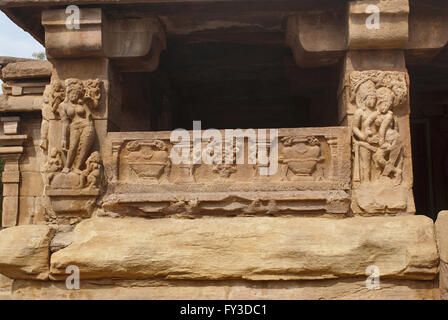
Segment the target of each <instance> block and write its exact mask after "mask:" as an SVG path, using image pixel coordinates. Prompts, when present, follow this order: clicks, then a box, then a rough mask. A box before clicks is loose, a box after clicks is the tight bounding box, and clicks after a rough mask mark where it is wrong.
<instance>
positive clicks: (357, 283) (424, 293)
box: [8, 278, 439, 300]
mask: <svg viewBox="0 0 448 320" xmlns="http://www.w3.org/2000/svg"><path fill="white" fill-rule="evenodd" d="M380 283H381V289H380V290H368V289H367V288H366V284H365V280H364V279H362V278H360V279H344V280H338V279H336V280H320V281H313V280H310V281H307V280H303V281H257V282H249V281H226V282H224V283H223V282H222V281H145V280H140V281H133V280H132V281H126V280H121V281H99V280H96V281H94V282H93V281H82V282H81V283H80V290H68V289H67V288H66V286H65V282H42V281H26V280H18V281H15V282H14V286H13V288H12V294H10V295H9V296H8V298H10V299H32V300H35V299H61V300H62V299H100V300H114V299H132V300H142V299H150V300H157V299H164V300H166V299H168V300H210V299H214V300H223V299H231V300H243V299H244V300H247V299H249V300H258V299H268V300H271V299H273V300H301V299H305V300H309V299H316V300H322V299H325V300H328V299H350V300H357V299H365V300H375V299H387V300H389V299H390V300H433V299H438V297H439V293H438V286H437V281H434V280H430V281H413V280H388V279H386V280H381V282H380Z"/></svg>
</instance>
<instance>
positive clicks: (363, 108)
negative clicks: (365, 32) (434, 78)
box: [339, 50, 415, 215]
mask: <svg viewBox="0 0 448 320" xmlns="http://www.w3.org/2000/svg"><path fill="white" fill-rule="evenodd" d="M409 114H410V103H409V76H408V73H407V70H406V67H405V61H404V52H403V51H402V50H366V51H349V52H348V53H347V55H346V57H345V61H344V65H343V70H342V81H341V88H340V92H339V121H340V123H341V124H343V125H347V126H349V127H350V128H351V130H352V170H353V171H352V203H351V210H352V212H353V213H355V214H366V215H371V214H406V213H407V214H410V213H415V205H414V198H413V194H412V185H413V176H412V154H411V135H410V124H409Z"/></svg>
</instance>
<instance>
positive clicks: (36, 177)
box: [20, 172, 44, 197]
mask: <svg viewBox="0 0 448 320" xmlns="http://www.w3.org/2000/svg"><path fill="white" fill-rule="evenodd" d="M20 177H21V183H20V195H21V196H34V197H39V196H42V195H43V191H44V184H43V179H42V174H41V173H40V172H21V173H20Z"/></svg>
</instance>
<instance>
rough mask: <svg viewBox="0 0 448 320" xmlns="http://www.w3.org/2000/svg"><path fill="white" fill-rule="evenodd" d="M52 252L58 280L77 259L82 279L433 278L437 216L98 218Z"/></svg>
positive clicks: (79, 227)
mask: <svg viewBox="0 0 448 320" xmlns="http://www.w3.org/2000/svg"><path fill="white" fill-rule="evenodd" d="M74 232H75V233H76V234H77V236H76V240H75V241H74V242H73V243H72V244H71V245H69V246H68V247H66V248H64V249H62V250H59V251H58V252H56V253H54V254H53V255H52V256H51V275H50V277H51V278H52V279H57V280H62V279H65V278H66V274H65V268H66V267H67V266H68V265H76V266H78V267H79V269H80V274H81V279H110V278H121V279H153V278H165V279H191V280H193V279H194V280H229V279H248V280H306V279H308V280H309V279H315V280H319V279H334V278H353V277H365V274H366V268H367V267H368V266H369V265H375V266H377V267H378V268H379V270H380V276H381V277H382V278H383V279H387V278H393V279H399V278H400V279H421V280H430V279H434V278H435V277H436V275H437V265H438V255H437V247H436V243H435V237H434V227H433V223H432V220H431V219H429V218H427V217H424V216H407V217H371V218H362V217H355V218H347V219H326V218H316V217H315V218H299V217H290V218H280V217H257V218H250V217H245V218H240V217H235V218H231V219H230V218H208V219H207V218H202V219H195V220H187V219H156V220H145V219H142V218H123V219H114V218H92V219H88V220H84V221H82V222H81V223H80V224H78V225H77V226H76V228H75V230H74Z"/></svg>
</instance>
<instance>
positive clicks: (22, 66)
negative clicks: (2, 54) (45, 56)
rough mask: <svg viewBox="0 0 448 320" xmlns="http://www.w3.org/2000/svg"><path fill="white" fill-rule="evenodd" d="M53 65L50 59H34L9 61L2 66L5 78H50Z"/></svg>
mask: <svg viewBox="0 0 448 320" xmlns="http://www.w3.org/2000/svg"><path fill="white" fill-rule="evenodd" d="M52 71H53V66H52V65H51V63H50V62H48V61H41V60H33V61H23V62H14V63H9V64H7V65H6V67H4V68H2V76H3V78H4V79H6V80H9V79H22V78H48V77H50V76H51V72H52Z"/></svg>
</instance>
